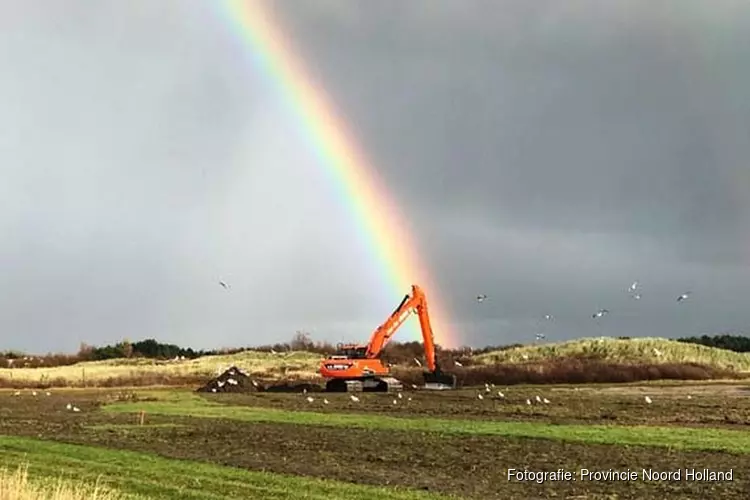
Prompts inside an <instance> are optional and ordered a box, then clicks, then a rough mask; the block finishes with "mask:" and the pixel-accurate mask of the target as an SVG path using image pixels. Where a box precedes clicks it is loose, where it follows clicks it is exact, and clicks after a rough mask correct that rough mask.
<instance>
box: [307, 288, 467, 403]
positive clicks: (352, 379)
mask: <svg viewBox="0 0 750 500" xmlns="http://www.w3.org/2000/svg"><path fill="white" fill-rule="evenodd" d="M412 313H414V314H416V315H417V317H418V318H419V326H420V329H421V331H422V340H423V342H424V350H425V361H426V364H427V368H428V371H427V372H425V373H424V379H425V387H427V388H441V389H442V388H455V386H456V377H455V376H454V375H450V374H446V373H443V372H442V371H441V370H440V367H439V366H438V363H437V356H436V351H435V339H434V336H433V333H432V325H431V324H430V316H429V312H428V309H427V298H426V297H425V294H424V292H423V291H422V289H421V288H420V287H419V286H417V285H412V289H411V294H407V295H405V296H404V298H403V300H402V301H401V303H400V304H399V305H398V307H396V309H395V310H394V311H393V313H391V315H390V316H389V317H388V319H386V320H385V322H383V324H381V325H380V326H379V327H378V328H377V329H375V331H374V332H373V333H372V335H371V337H370V341H369V342H368V343H367V344H366V345H352V344H349V345H340V346H339V349H338V352H337V353H336V354H335V355H333V356H330V357H329V358H327V359H324V360H323V361H322V363H321V366H320V373H321V375H322V376H323V377H324V378H326V379H327V383H326V390H328V391H332V392H341V391H348V390H368V389H369V390H374V391H388V390H400V389H401V383H400V382H399V381H398V380H396V379H394V378H393V377H391V376H390V369H389V368H388V367H386V366H385V365H383V363H382V361H381V360H380V355H381V354H382V352H383V349H384V348H385V346H386V345H388V342H389V341H390V340H391V338H392V337H393V335H394V334H395V333H396V332H397V331H398V329H399V328H400V327H401V325H403V324H404V322H405V321H406V320H407V319H408V318H409V316H410V315H411V314H412Z"/></svg>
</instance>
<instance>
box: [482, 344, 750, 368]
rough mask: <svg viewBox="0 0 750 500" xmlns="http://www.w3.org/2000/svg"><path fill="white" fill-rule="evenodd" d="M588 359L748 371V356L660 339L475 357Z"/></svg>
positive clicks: (531, 348)
mask: <svg viewBox="0 0 750 500" xmlns="http://www.w3.org/2000/svg"><path fill="white" fill-rule="evenodd" d="M581 356H582V357H591V358H595V359H600V360H602V361H605V362H612V363H623V364H667V363H696V364H701V365H706V366H711V367H713V368H719V369H729V370H733V371H738V372H747V371H750V354H748V353H739V352H734V351H728V350H725V349H718V348H716V347H706V346H702V345H698V344H688V343H684V342H677V341H676V340H669V339H663V338H651V337H643V338H631V339H615V338H611V337H600V338H587V339H577V340H570V341H568V342H559V343H555V344H541V345H530V346H523V347H516V348H513V349H506V350H503V351H492V352H488V353H485V354H480V355H477V356H476V357H475V358H474V359H475V361H476V362H477V363H481V364H495V363H505V364H512V363H525V362H534V363H536V362H543V361H551V360H560V359H563V358H571V357H581Z"/></svg>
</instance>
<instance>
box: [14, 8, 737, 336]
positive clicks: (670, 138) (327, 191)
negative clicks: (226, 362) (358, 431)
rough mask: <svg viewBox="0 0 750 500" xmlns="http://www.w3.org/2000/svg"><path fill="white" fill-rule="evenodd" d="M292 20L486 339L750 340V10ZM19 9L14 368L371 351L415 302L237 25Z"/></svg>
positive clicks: (423, 13)
mask: <svg viewBox="0 0 750 500" xmlns="http://www.w3.org/2000/svg"><path fill="white" fill-rule="evenodd" d="M269 5H270V6H271V8H272V10H273V12H274V14H275V18H276V19H277V21H278V22H279V23H280V26H281V29H282V30H283V32H284V33H285V34H286V35H287V36H288V37H289V41H290V42H291V43H293V45H294V46H295V47H297V49H298V50H299V53H300V54H301V55H302V56H303V59H304V62H305V64H306V65H307V66H308V68H309V70H310V73H311V75H313V77H314V78H315V80H316V81H317V82H318V83H319V85H320V87H321V88H323V89H325V91H326V93H327V94H328V95H329V97H330V98H331V100H332V102H334V103H335V105H336V107H337V109H338V111H339V112H340V113H341V115H342V116H343V118H344V122H345V123H346V124H347V126H348V127H349V130H348V131H349V132H350V133H351V135H352V136H353V137H354V138H356V140H357V141H358V142H359V145H360V146H361V147H362V149H363V151H365V152H366V155H367V156H368V158H369V159H370V160H371V163H372V165H374V166H375V167H376V168H377V173H378V174H379V175H380V176H381V177H382V179H383V181H384V182H385V183H386V185H388V186H389V189H390V191H391V193H392V194H393V196H394V198H395V199H396V201H397V202H398V204H399V206H400V207H401V209H402V213H403V216H404V218H405V222H406V223H407V224H408V225H409V226H410V227H411V228H412V230H413V232H414V233H415V239H416V240H417V241H418V243H419V246H420V251H421V254H422V257H423V259H424V260H425V262H426V263H427V265H428V267H429V269H430V270H431V272H432V274H433V275H434V277H435V281H436V284H437V285H438V287H439V289H440V290H437V291H436V292H439V295H440V296H441V297H443V298H444V299H445V302H446V305H447V307H449V309H450V317H451V319H452V321H453V322H454V323H455V325H454V327H455V328H456V329H457V330H458V331H459V332H460V334H461V337H462V338H463V339H465V340H466V342H471V343H476V344H485V343H507V342H513V341H519V340H520V341H527V340H530V339H533V333H534V332H535V331H536V330H537V329H539V328H545V329H546V330H545V331H546V333H547V336H548V338H550V339H555V338H569V337H573V336H579V335H597V334H606V335H667V336H677V335H690V334H699V333H704V332H708V331H724V330H731V329H742V328H744V327H745V325H746V324H747V321H748V319H750V318H748V313H747V312H746V307H745V306H744V304H743V303H742V302H741V297H742V296H743V294H746V293H747V292H748V289H747V282H748V277H750V276H749V274H750V273H748V268H747V263H748V261H747V257H746V253H747V252H746V248H747V247H748V243H749V242H750V239H749V237H748V235H750V223H749V222H750V220H749V219H748V213H749V211H750V202H748V201H747V196H746V191H747V189H746V188H747V186H748V181H750V174H748V172H749V171H748V169H747V165H746V159H747V158H748V156H749V153H750V146H749V145H748V142H747V137H748V136H750V118H749V117H750V99H749V98H748V97H750V96H749V95H748V90H747V89H748V88H750V73H748V72H747V67H748V64H749V63H750V60H748V53H747V50H746V47H748V46H750V39H748V38H749V37H750V30H749V29H748V28H750V26H748V24H749V23H748V22H747V19H750V18H749V17H748V16H747V14H748V9H749V7H747V5H746V4H745V3H742V2H729V1H726V2H712V3H711V5H710V6H709V5H708V4H707V3H705V2H697V1H696V2H686V1H680V2H677V1H673V2H661V3H658V4H655V3H653V2H645V1H643V2H641V1H631V2H610V3H607V5H606V6H605V5H604V4H602V3H600V2H593V1H576V2H573V1H571V2H564V3H563V2H550V1H547V2H543V1H539V2H533V3H532V2H523V1H520V0H519V1H505V2H479V1H477V2H449V1H434V0H430V1H429V2H408V3H403V2H398V3H396V2H393V1H390V2H368V3H366V4H365V3H364V2H349V1H345V0H340V1H334V0H326V1H317V2H309V3H300V2H293V1H292V0H287V1H275V2H273V3H272V4H269ZM3 10H4V11H5V12H3V15H2V16H0V69H1V70H2V73H3V75H5V76H4V77H3V79H2V80H0V109H3V110H4V111H3V113H2V114H0V176H1V178H2V182H0V235H1V236H2V237H1V238H0V258H1V259H2V270H3V272H2V278H1V279H0V294H2V297H3V304H2V306H0V331H2V332H3V333H2V336H0V339H2V343H3V346H2V347H20V348H27V349H32V350H56V349H73V348H75V347H76V346H77V343H78V342H80V341H87V342H109V341H114V340H118V339H119V338H121V337H123V336H128V337H131V338H142V337H145V336H155V337H158V338H160V339H164V340H168V341H173V342H177V343H181V344H190V345H194V346H197V347H212V346H217V345H236V344H253V343H262V342H271V341H277V340H285V339H287V338H288V337H290V336H291V334H292V333H293V332H294V330H296V329H311V330H313V332H314V333H315V334H316V335H317V336H319V337H321V338H327V339H330V340H339V339H341V338H342V337H346V338H348V339H350V340H360V339H364V338H366V336H367V335H368V334H369V332H370V331H371V330H372V328H373V327H374V326H376V324H377V323H378V322H380V321H382V319H384V315H385V314H388V313H389V312H390V310H391V308H392V307H393V306H394V305H395V303H396V302H397V301H398V300H399V299H400V297H399V296H398V294H399V293H400V292H398V291H395V292H394V291H393V290H390V289H388V288H385V287H384V278H383V272H384V270H383V269H381V268H379V267H378V265H377V264H376V263H375V262H374V260H373V257H372V253H371V249H368V248H367V245H366V243H365V242H364V241H362V240H361V239H360V238H359V236H358V235H357V227H356V224H355V222H354V220H353V219H352V217H351V215H350V214H348V213H346V210H348V209H349V208H350V207H349V206H348V205H347V204H346V203H345V202H343V199H342V198H341V195H340V194H339V193H337V192H336V189H335V188H334V186H333V185H332V183H331V182H330V180H329V179H328V178H327V177H326V171H325V168H324V166H323V165H322V164H321V162H320V160H319V158H318V157H317V156H316V154H315V151H314V150H312V149H311V147H310V143H309V141H308V140H307V138H306V136H305V132H304V131H303V130H302V129H301V126H300V123H299V121H298V120H297V119H296V118H295V117H294V116H293V115H292V114H291V113H290V112H289V110H288V109H287V107H286V106H285V104H284V100H283V96H282V95H279V92H278V90H279V89H278V88H276V87H275V86H274V85H273V84H272V82H269V81H268V79H267V75H264V74H263V73H262V72H259V71H258V68H256V67H254V66H253V65H252V62H251V60H250V57H249V56H250V54H249V53H248V52H247V51H246V50H244V49H242V47H241V44H240V43H239V41H238V40H237V38H236V36H235V34H233V33H232V32H231V31H230V30H229V29H228V27H227V25H226V23H225V22H224V21H223V20H222V19H221V17H220V16H219V15H218V14H217V12H215V11H214V10H212V8H211V7H206V6H205V5H204V4H203V3H201V2H197V1H196V2H176V1H173V2H159V3H158V4H157V3H154V4H153V5H152V4H146V3H143V4H142V5H141V4H139V6H138V7H137V8H135V7H131V8H127V7H125V6H124V5H122V4H121V3H116V2H99V3H97V5H96V6H90V5H88V4H87V3H86V4H84V3H83V2H77V1H72V0H71V1H68V2H65V3H62V4H60V5H59V6H58V7H50V8H45V9H40V8H38V7H35V6H34V5H33V4H28V5H27V4H23V5H22V4H21V3H16V4H13V5H12V6H6V7H4V8H3ZM219 279H226V280H228V281H230V282H231V283H232V285H233V287H232V290H231V291H229V292H227V291H225V290H223V289H222V288H221V287H219V286H218V284H217V282H218V280H219ZM634 279H639V280H641V281H642V283H643V286H644V291H643V299H642V300H641V301H639V302H635V301H632V300H630V299H629V298H628V296H627V293H626V292H625V289H626V288H627V286H628V284H629V283H630V282H631V281H632V280H634ZM687 289H692V290H693V291H694V292H695V295H694V297H692V298H691V300H690V302H688V303H686V304H679V305H677V304H676V302H675V299H676V297H677V295H679V294H680V293H681V292H682V291H684V290H687ZM404 292H405V290H404ZM480 292H485V293H487V294H488V295H490V300H488V301H487V302H485V303H483V304H478V303H476V302H475V301H474V300H473V297H474V295H476V293H480ZM392 293H395V296H392V295H391V294H392ZM600 307H607V308H608V309H611V310H612V314H611V315H610V316H609V317H607V318H605V320H604V321H600V322H595V321H593V320H592V319H591V314H593V312H595V311H596V310H597V309H598V308H600ZM545 312H551V313H552V314H554V315H555V316H556V318H557V319H556V321H555V322H554V323H553V324H549V325H547V324H542V323H540V321H539V318H540V317H541V316H542V315H543V314H544V313H545ZM404 337H409V334H408V333H405V334H403V337H401V338H404Z"/></svg>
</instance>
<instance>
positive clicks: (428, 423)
mask: <svg viewBox="0 0 750 500" xmlns="http://www.w3.org/2000/svg"><path fill="white" fill-rule="evenodd" d="M161 397H162V398H163V399H161V400H156V401H141V402H118V403H112V404H109V405H106V406H104V407H103V409H104V411H110V412H120V413H123V412H124V413H129V412H136V411H140V410H144V411H145V412H146V413H151V414H160V415H180V416H192V417H199V418H224V419H233V420H241V421H246V422H267V423H279V424H298V425H319V426H334V427H350V428H360V429H387V430H395V431H417V432H437V433H444V434H473V435H492V436H506V437H524V438H542V439H554V440H560V441H570V442H578V443H589V444H613V445H642V446H662V447H669V448H676V449H685V450H713V451H726V452H731V453H743V454H744V453H750V433H747V432H741V431H732V430H725V429H709V428H700V429H699V428H688V427H653V426H618V425H550V424H546V423H535V422H506V421H487V420H454V419H451V420H446V419H439V418H433V417H429V418H407V417H390V416H383V415H367V414H352V413H316V412H312V411H285V410H278V409H271V408H259V407H248V406H230V405H222V404H218V403H213V402H210V401H207V400H205V399H203V398H201V397H198V396H196V395H194V394H190V393H177V392H173V393H161Z"/></svg>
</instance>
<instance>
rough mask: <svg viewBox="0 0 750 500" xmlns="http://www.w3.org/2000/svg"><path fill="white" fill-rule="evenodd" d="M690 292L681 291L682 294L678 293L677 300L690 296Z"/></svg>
mask: <svg viewBox="0 0 750 500" xmlns="http://www.w3.org/2000/svg"><path fill="white" fill-rule="evenodd" d="M692 293H693V292H685V293H683V294H682V295H680V296H679V297H677V302H682V301H683V300H687V298H688V297H690V294H692Z"/></svg>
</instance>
